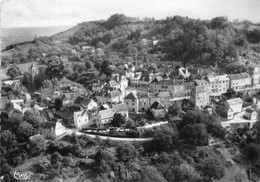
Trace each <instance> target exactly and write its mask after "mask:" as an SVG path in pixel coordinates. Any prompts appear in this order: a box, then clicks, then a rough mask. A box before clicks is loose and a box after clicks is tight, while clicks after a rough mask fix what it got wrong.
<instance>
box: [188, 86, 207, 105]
mask: <svg viewBox="0 0 260 182" xmlns="http://www.w3.org/2000/svg"><path fill="white" fill-rule="evenodd" d="M191 99H192V100H193V101H194V103H195V105H196V106H197V107H198V108H200V109H201V108H203V107H205V106H206V105H208V104H209V103H210V98H209V88H208V86H195V87H194V88H193V89H192V91H191Z"/></svg>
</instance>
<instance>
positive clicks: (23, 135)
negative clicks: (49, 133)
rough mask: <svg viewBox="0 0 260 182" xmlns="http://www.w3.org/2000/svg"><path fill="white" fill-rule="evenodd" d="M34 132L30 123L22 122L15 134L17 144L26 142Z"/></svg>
mask: <svg viewBox="0 0 260 182" xmlns="http://www.w3.org/2000/svg"><path fill="white" fill-rule="evenodd" d="M34 132H35V129H34V128H33V126H32V125H31V124H30V123H28V122H26V121H23V122H22V123H21V124H20V125H19V127H18V129H17V132H16V137H17V140H18V141H19V142H26V141H27V140H28V139H29V138H30V136H32V135H34Z"/></svg>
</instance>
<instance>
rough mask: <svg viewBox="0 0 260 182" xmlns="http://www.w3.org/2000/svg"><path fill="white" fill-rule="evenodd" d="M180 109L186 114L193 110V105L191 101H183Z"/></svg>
mask: <svg viewBox="0 0 260 182" xmlns="http://www.w3.org/2000/svg"><path fill="white" fill-rule="evenodd" d="M181 107H182V110H183V111H184V112H187V111H188V110H194V108H195V103H194V102H193V101H192V100H189V99H183V101H182V106H181Z"/></svg>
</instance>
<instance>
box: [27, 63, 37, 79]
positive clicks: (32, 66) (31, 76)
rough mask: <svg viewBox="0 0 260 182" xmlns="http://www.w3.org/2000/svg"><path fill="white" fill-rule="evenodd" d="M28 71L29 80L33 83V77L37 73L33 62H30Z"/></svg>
mask: <svg viewBox="0 0 260 182" xmlns="http://www.w3.org/2000/svg"><path fill="white" fill-rule="evenodd" d="M28 72H29V73H30V82H31V83H32V84H33V83H34V77H35V75H36V74H37V73H38V71H37V69H36V67H35V65H34V63H32V64H31V66H30V67H29V68H28Z"/></svg>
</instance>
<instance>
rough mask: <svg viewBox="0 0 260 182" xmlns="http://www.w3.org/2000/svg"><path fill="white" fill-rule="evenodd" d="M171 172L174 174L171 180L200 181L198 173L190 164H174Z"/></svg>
mask: <svg viewBox="0 0 260 182" xmlns="http://www.w3.org/2000/svg"><path fill="white" fill-rule="evenodd" d="M171 174H173V175H174V180H173V181H200V180H201V176H200V174H199V173H198V172H197V171H196V170H195V169H194V167H192V166H191V165H190V164H188V163H186V162H184V163H182V164H181V165H175V166H174V168H173V171H172V170H171Z"/></svg>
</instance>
